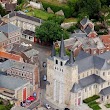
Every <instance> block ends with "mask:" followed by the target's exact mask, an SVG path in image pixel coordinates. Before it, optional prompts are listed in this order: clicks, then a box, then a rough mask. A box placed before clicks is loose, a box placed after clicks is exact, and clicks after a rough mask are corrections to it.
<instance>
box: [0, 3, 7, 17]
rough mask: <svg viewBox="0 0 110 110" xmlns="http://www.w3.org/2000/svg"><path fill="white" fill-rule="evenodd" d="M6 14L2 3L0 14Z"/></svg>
mask: <svg viewBox="0 0 110 110" xmlns="http://www.w3.org/2000/svg"><path fill="white" fill-rule="evenodd" d="M5 14H6V10H5V9H4V8H3V7H2V5H1V4H0V15H1V16H4V15H5Z"/></svg>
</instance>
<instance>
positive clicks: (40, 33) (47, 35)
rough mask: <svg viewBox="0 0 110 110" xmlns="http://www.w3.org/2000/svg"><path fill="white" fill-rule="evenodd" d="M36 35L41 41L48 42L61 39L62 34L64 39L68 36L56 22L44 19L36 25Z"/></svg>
mask: <svg viewBox="0 0 110 110" xmlns="http://www.w3.org/2000/svg"><path fill="white" fill-rule="evenodd" d="M35 32H36V36H37V38H39V39H40V40H41V42H50V43H51V44H52V43H53V41H56V40H61V38H62V35H63V37H64V39H66V38H68V37H69V35H68V33H67V32H66V31H65V30H63V29H62V28H61V27H60V25H59V24H58V23H55V22H53V21H45V22H44V23H43V24H42V25H41V26H40V27H36V30H35Z"/></svg>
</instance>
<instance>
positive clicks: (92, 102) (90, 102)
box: [83, 95, 101, 110]
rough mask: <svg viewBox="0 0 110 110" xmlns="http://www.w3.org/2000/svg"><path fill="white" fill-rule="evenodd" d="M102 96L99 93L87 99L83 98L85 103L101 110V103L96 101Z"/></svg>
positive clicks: (95, 109) (96, 109)
mask: <svg viewBox="0 0 110 110" xmlns="http://www.w3.org/2000/svg"><path fill="white" fill-rule="evenodd" d="M99 98H100V97H99V96H98V95H94V96H92V97H89V98H87V99H85V100H83V102H84V103H86V104H87V105H88V106H89V107H90V108H92V109H93V110H101V107H100V106H99V103H98V102H96V100H97V99H99Z"/></svg>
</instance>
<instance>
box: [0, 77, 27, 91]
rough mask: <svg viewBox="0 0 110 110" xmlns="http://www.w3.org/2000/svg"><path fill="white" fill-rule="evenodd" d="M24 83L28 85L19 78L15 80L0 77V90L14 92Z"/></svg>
mask: <svg viewBox="0 0 110 110" xmlns="http://www.w3.org/2000/svg"><path fill="white" fill-rule="evenodd" d="M26 83H28V81H27V80H22V79H21V78H15V77H12V76H6V75H0V87H2V88H7V89H10V90H15V89H17V88H18V87H21V86H23V85H24V84H26Z"/></svg>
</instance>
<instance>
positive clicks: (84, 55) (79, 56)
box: [75, 50, 91, 61]
mask: <svg viewBox="0 0 110 110" xmlns="http://www.w3.org/2000/svg"><path fill="white" fill-rule="evenodd" d="M89 56H91V55H90V54H89V53H86V52H84V51H82V50H81V51H80V52H79V54H78V56H77V57H76V58H75V60H77V61H78V60H82V59H84V58H87V57H89Z"/></svg>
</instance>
